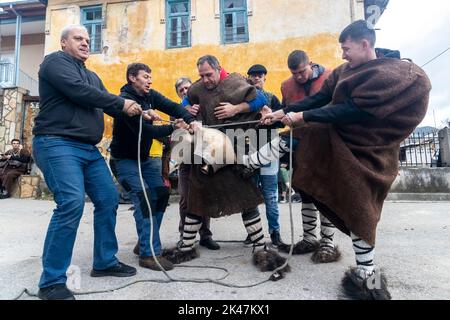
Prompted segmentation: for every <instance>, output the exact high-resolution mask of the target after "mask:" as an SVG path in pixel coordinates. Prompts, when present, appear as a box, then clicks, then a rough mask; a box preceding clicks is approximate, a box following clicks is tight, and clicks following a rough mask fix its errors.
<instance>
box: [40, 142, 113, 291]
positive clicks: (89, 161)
mask: <svg viewBox="0 0 450 320" xmlns="http://www.w3.org/2000/svg"><path fill="white" fill-rule="evenodd" d="M33 157H34V159H35V161H36V164H37V165H38V167H39V168H40V169H41V170H42V172H43V173H44V177H45V182H46V183H47V186H48V187H49V189H50V191H51V192H52V193H53V195H54V199H55V202H56V209H55V210H54V211H53V216H52V218H51V220H50V225H49V226H48V230H47V235H46V237H45V243H44V253H43V255H42V265H43V269H44V270H43V272H42V275H41V279H40V281H39V287H40V288H44V287H47V286H50V285H53V284H57V283H66V280H67V277H66V271H67V268H68V267H69V266H70V262H71V259H72V251H73V246H74V242H75V238H76V234H77V229H78V225H79V223H80V219H81V216H82V214H83V209H84V201H85V192H86V193H87V195H88V196H89V197H90V198H91V200H92V202H93V204H94V207H95V209H94V261H93V267H94V269H98V270H101V269H106V268H109V267H112V266H115V265H117V263H118V260H117V258H116V256H115V255H116V253H117V250H118V247H117V238H116V234H115V227H116V210H117V207H118V203H119V197H118V194H117V190H116V187H115V186H114V182H113V180H112V178H111V174H110V172H109V169H108V167H107V166H106V163H105V160H104V159H103V157H102V155H101V154H100V152H99V151H98V149H97V148H96V147H95V146H93V145H90V144H86V143H82V142H78V141H76V140H72V139H69V138H64V137H60V136H51V135H41V136H36V137H35V138H34V139H33Z"/></svg>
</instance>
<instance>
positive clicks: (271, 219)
mask: <svg viewBox="0 0 450 320" xmlns="http://www.w3.org/2000/svg"><path fill="white" fill-rule="evenodd" d="M255 179H256V183H257V185H258V186H259V188H260V190H261V192H262V194H263V197H264V203H265V205H266V216H267V222H268V224H269V233H272V232H273V231H280V222H279V218H280V211H279V208H278V174H277V173H276V174H271V175H267V174H258V175H256V176H255Z"/></svg>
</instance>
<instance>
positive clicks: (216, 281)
mask: <svg viewBox="0 0 450 320" xmlns="http://www.w3.org/2000/svg"><path fill="white" fill-rule="evenodd" d="M163 122H170V123H174V122H173V121H168V120H163ZM259 122H260V121H259V120H258V121H244V122H234V123H228V124H224V125H215V126H209V128H213V127H219V126H236V125H240V124H250V123H259ZM142 123H143V117H142V115H141V116H140V121H139V137H138V155H137V157H138V171H139V180H140V182H141V186H142V190H144V192H143V194H144V197H145V201H146V203H147V206H148V209H149V217H150V250H151V252H152V254H153V258H154V260H155V262H156V264H157V265H158V267H159V268H160V269H161V271H162V272H163V273H164V275H165V276H166V277H167V280H156V279H141V280H136V281H133V282H129V283H127V284H125V285H122V286H119V287H114V288H110V289H104V290H92V291H82V292H74V295H89V294H99V293H108V292H113V291H117V290H121V289H124V288H127V287H129V286H132V285H134V284H138V283H146V282H155V283H170V282H192V283H214V284H218V285H221V286H225V287H229V288H239V289H242V288H251V287H256V286H259V285H261V284H264V283H266V282H269V281H271V280H272V279H273V277H276V275H277V274H278V271H280V270H282V269H283V268H284V267H286V266H287V264H288V263H289V260H290V259H291V257H292V251H293V248H294V246H293V245H291V248H290V250H289V255H288V257H287V258H286V261H285V263H284V264H283V265H282V266H280V267H278V268H276V269H275V270H273V271H272V273H271V275H270V277H269V278H267V279H265V280H262V281H259V282H256V283H253V284H248V285H237V284H232V283H226V282H223V281H221V280H224V279H225V278H226V277H228V275H229V271H228V270H227V269H226V268H222V267H216V266H205V265H203V266H196V265H189V266H187V265H176V266H175V268H202V269H217V270H222V271H224V272H225V275H224V276H223V277H221V278H218V279H211V278H174V277H171V276H170V275H169V274H168V272H167V271H166V270H165V269H164V268H163V267H162V265H161V264H160V263H159V261H158V258H157V257H156V255H155V249H154V247H153V242H152V239H153V212H152V209H151V206H150V200H149V199H148V195H147V193H146V192H145V182H144V179H143V177H142V167H141V157H140V155H141V136H142ZM289 139H290V146H291V147H290V152H289V167H290V168H292V128H290V137H289ZM291 185H292V169H291V170H290V172H289V186H291ZM291 197H292V195H291V192H289V215H290V223H291V243H292V244H293V243H294V221H293V216H292V198H291ZM222 242H238V241H235V240H229V241H222ZM239 242H240V241H239ZM23 294H27V295H28V296H30V297H37V294H35V293H32V292H30V291H29V290H28V289H27V288H25V289H23V290H22V292H21V293H20V294H19V295H17V296H16V297H15V298H14V299H13V300H18V299H20V298H21V297H22V295H23Z"/></svg>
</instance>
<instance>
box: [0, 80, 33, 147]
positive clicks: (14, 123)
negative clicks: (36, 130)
mask: <svg viewBox="0 0 450 320" xmlns="http://www.w3.org/2000/svg"><path fill="white" fill-rule="evenodd" d="M2 91H3V93H1V92H0V99H1V100H2V102H1V103H0V105H3V112H2V113H0V114H1V119H0V152H3V151H6V149H10V148H11V145H10V143H11V140H12V139H14V138H20V130H21V124H22V111H23V110H22V106H23V97H24V95H25V94H26V93H27V91H26V90H24V89H22V88H6V89H3V90H2Z"/></svg>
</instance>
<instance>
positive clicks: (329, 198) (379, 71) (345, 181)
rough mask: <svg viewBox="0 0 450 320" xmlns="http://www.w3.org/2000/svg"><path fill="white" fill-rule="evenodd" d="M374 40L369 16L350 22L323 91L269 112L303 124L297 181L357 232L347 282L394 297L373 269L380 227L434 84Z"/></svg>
mask: <svg viewBox="0 0 450 320" xmlns="http://www.w3.org/2000/svg"><path fill="white" fill-rule="evenodd" d="M375 39H376V37H375V31H374V30H373V28H371V27H370V26H368V25H367V23H366V22H365V21H364V20H359V21H356V22H354V23H352V24H350V25H349V26H347V27H346V28H345V29H344V31H343V32H342V33H341V35H340V38H339V42H340V43H341V47H342V50H343V56H342V57H343V59H345V60H347V61H348V63H345V64H343V65H341V66H340V67H338V68H337V69H335V70H334V71H333V73H332V74H331V75H330V76H329V77H328V79H327V80H326V81H325V83H324V85H323V86H322V89H321V90H320V92H319V93H317V94H316V95H314V96H312V97H309V98H306V99H305V100H303V101H301V102H299V103H296V104H293V105H290V106H288V107H286V108H285V109H283V110H280V111H278V112H274V113H272V114H268V115H266V116H265V117H264V118H263V119H262V121H263V122H264V123H267V124H269V123H272V122H274V121H276V120H281V121H282V122H283V123H284V124H287V125H289V126H291V127H299V128H297V129H295V130H294V132H295V131H297V133H296V135H297V136H298V137H300V142H299V146H298V147H297V148H296V150H295V172H294V177H293V181H292V184H293V186H294V187H296V188H298V189H299V190H301V191H303V192H305V193H306V194H308V195H309V196H311V197H312V199H313V202H314V204H315V205H316V206H317V208H318V209H319V210H320V212H322V213H323V214H324V215H325V216H326V217H327V218H328V219H330V220H331V221H332V222H333V223H334V224H335V225H336V227H337V228H339V229H340V230H341V231H342V232H344V233H346V234H348V235H349V236H351V238H352V241H353V249H354V251H355V256H356V265H357V266H356V267H355V268H350V269H349V270H348V271H347V272H346V274H345V277H344V279H343V282H342V284H343V288H344V292H345V293H346V294H347V296H349V297H352V298H358V299H390V298H391V296H390V293H389V291H388V290H387V284H386V280H385V278H384V277H383V276H382V275H381V273H380V271H379V270H378V269H375V268H374V263H373V258H374V247H375V236H376V227H377V224H378V221H379V219H380V215H381V211H382V207H383V202H384V200H385V198H386V196H387V194H388V192H389V189H390V187H391V185H392V183H393V182H394V180H395V178H396V176H397V172H398V158H399V149H400V143H401V142H402V141H403V140H404V139H405V138H406V137H408V136H409V135H410V134H411V132H413V130H414V129H415V128H416V126H417V125H419V123H420V122H421V121H422V119H423V118H424V116H425V114H426V111H427V106H428V99H429V92H430V90H431V84H430V81H429V79H428V77H427V75H426V74H425V72H424V71H423V70H422V69H420V68H419V67H418V66H416V65H415V64H414V63H412V62H410V61H405V60H400V59H393V58H377V57H376V53H375V49H374V45H375Z"/></svg>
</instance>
